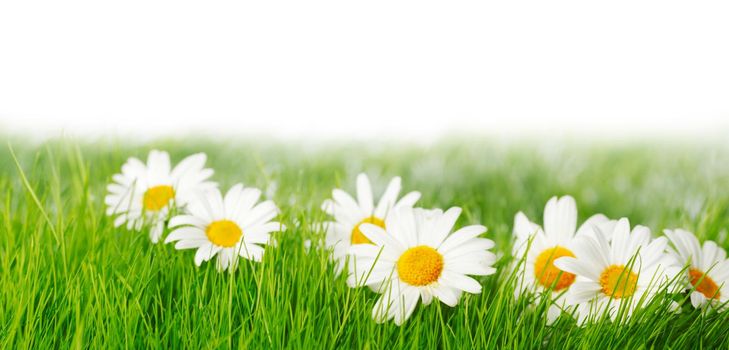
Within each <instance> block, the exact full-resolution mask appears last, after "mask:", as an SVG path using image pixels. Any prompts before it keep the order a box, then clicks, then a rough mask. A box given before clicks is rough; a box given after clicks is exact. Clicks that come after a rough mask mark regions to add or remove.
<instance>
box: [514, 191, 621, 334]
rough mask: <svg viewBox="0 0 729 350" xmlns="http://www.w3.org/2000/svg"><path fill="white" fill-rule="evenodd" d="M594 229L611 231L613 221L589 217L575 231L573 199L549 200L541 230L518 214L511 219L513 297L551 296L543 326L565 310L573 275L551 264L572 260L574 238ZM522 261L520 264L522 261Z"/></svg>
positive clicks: (575, 206)
mask: <svg viewBox="0 0 729 350" xmlns="http://www.w3.org/2000/svg"><path fill="white" fill-rule="evenodd" d="M594 225H600V226H601V227H603V228H605V229H608V230H611V229H612V227H613V225H615V221H614V220H609V219H608V218H607V217H606V216H605V215H602V214H596V215H593V216H591V217H590V218H589V219H587V220H586V221H585V223H583V224H582V225H581V226H580V228H579V229H577V230H576V231H575V229H576V228H577V205H576V204H575V200H574V198H572V197H570V196H564V197H562V198H557V197H552V198H551V199H550V200H549V201H548V202H547V205H546V206H545V207H544V229H542V228H541V227H540V226H539V225H537V224H535V223H533V222H531V221H529V219H528V218H527V217H526V215H524V213H522V212H519V213H517V214H516V217H515V218H514V235H515V236H516V242H515V244H514V248H513V251H512V253H513V256H514V258H515V259H518V262H517V264H518V265H517V267H518V271H517V288H516V290H515V292H516V296H517V297H521V296H523V295H525V294H527V293H534V292H536V293H544V292H549V293H551V298H552V300H553V303H552V304H551V305H550V307H549V309H548V311H547V322H548V323H550V324H551V323H552V322H554V320H556V319H557V317H558V316H559V315H560V313H561V312H562V310H563V309H564V308H565V303H564V296H565V295H566V294H565V293H564V292H565V291H567V290H568V289H569V287H570V286H571V285H572V283H574V282H575V275H574V274H572V273H569V272H564V271H561V270H560V269H558V268H557V267H555V266H554V260H556V259H558V258H560V257H563V256H571V257H574V256H575V255H574V253H573V252H574V249H575V247H574V241H575V237H577V236H580V235H582V234H585V233H586V232H590V231H591V230H592V227H593V226H594ZM522 259H523V260H522Z"/></svg>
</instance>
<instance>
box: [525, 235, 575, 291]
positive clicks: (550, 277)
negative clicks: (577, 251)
mask: <svg viewBox="0 0 729 350" xmlns="http://www.w3.org/2000/svg"><path fill="white" fill-rule="evenodd" d="M563 256H569V257H574V256H575V255H574V254H572V252H571V251H570V250H569V249H567V248H564V247H560V246H556V247H554V248H549V249H545V250H544V251H543V252H541V253H540V254H539V256H537V261H536V262H535V263H534V278H536V280H537V282H538V283H539V284H540V285H541V286H542V287H544V288H554V289H553V290H554V291H560V290H563V289H565V288H567V287H569V286H571V285H572V283H574V282H575V275H574V274H572V273H569V272H566V271H562V270H560V269H558V268H557V267H556V266H554V260H556V259H558V258H561V257H563Z"/></svg>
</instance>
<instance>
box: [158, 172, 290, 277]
mask: <svg viewBox="0 0 729 350" xmlns="http://www.w3.org/2000/svg"><path fill="white" fill-rule="evenodd" d="M260 197H261V191H260V190H258V189H256V188H250V187H249V188H244V187H243V185H241V184H237V185H235V186H233V187H232V188H231V189H230V190H229V191H228V193H226V194H225V197H223V196H222V194H221V193H220V190H218V189H217V188H215V189H213V190H211V191H208V192H207V193H206V194H205V195H203V196H200V197H199V198H198V200H196V201H193V202H191V203H190V205H189V206H188V209H187V210H188V212H189V214H187V215H178V216H175V217H173V218H172V219H170V227H174V228H175V229H174V230H173V231H172V232H170V234H169V235H168V236H167V238H166V239H165V243H170V242H177V243H176V244H175V248H176V249H178V250H180V249H197V252H196V253H195V265H197V266H200V265H201V264H202V262H203V261H208V260H210V259H212V258H214V257H215V256H216V255H217V256H218V259H217V264H216V267H217V268H218V270H220V271H225V270H226V269H229V271H231V272H232V271H233V270H234V269H235V267H236V266H237V264H238V257H239V256H240V257H243V258H246V259H249V260H253V261H261V259H262V258H263V252H264V250H263V247H261V245H262V244H270V242H271V240H272V238H271V232H277V231H283V230H285V227H284V225H283V224H281V223H279V222H276V221H271V220H272V219H273V218H274V217H276V215H278V208H277V207H276V205H275V204H274V203H273V202H272V201H270V200H267V201H264V202H261V203H258V204H256V203H257V202H258V199H259V198H260Z"/></svg>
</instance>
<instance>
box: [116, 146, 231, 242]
mask: <svg viewBox="0 0 729 350" xmlns="http://www.w3.org/2000/svg"><path fill="white" fill-rule="evenodd" d="M205 160H206V156H205V154H204V153H197V154H193V155H191V156H189V157H187V158H185V159H183V160H182V161H181V162H180V163H179V164H178V165H177V166H175V167H174V169H173V168H172V167H171V165H170V155H169V154H168V153H167V152H164V151H157V150H152V151H151V152H149V156H148V158H147V164H144V163H143V162H142V161H141V160H139V159H137V158H134V157H132V158H129V159H128V160H127V162H126V163H124V165H122V169H121V173H120V174H115V175H114V176H113V177H112V179H113V183H111V184H109V186H107V190H108V191H109V194H108V195H107V196H106V198H105V199H104V203H105V204H106V206H107V210H106V214H107V215H109V216H116V218H115V219H114V227H119V226H121V225H123V224H124V223H126V224H127V229H130V230H131V229H134V230H137V231H141V230H142V228H143V227H145V225H150V226H151V227H150V231H149V237H150V239H151V240H152V242H154V243H157V242H158V241H159V239H160V237H161V236H162V233H163V231H164V225H165V221H166V220H167V219H168V216H169V215H170V211H171V210H172V209H179V208H183V207H184V206H185V205H187V203H188V202H189V201H190V199H191V198H193V196H194V195H195V193H197V192H200V191H206V190H209V189H211V188H215V187H217V184H216V183H214V182H210V181H206V180H207V179H208V178H209V177H210V176H212V175H213V170H212V169H208V168H205Z"/></svg>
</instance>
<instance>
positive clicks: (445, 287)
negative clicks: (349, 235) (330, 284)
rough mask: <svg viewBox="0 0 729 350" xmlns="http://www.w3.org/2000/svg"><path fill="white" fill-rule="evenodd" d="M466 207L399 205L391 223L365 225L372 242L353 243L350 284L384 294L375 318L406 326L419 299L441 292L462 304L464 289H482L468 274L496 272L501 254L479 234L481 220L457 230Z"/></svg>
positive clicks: (426, 301) (449, 301)
mask: <svg viewBox="0 0 729 350" xmlns="http://www.w3.org/2000/svg"><path fill="white" fill-rule="evenodd" d="M460 213H461V209H460V208H451V209H449V210H448V211H446V212H445V213H443V212H442V211H441V210H434V211H425V210H423V209H413V208H410V207H403V208H399V209H398V210H396V211H394V212H393V213H391V214H390V215H389V216H388V217H387V218H386V219H385V227H386V229H385V228H382V227H380V226H378V225H373V224H368V223H365V224H362V226H361V228H360V229H361V230H362V233H363V234H364V235H365V236H366V237H367V238H368V239H369V240H370V241H372V242H374V245H372V244H358V245H355V246H352V247H351V249H350V250H351V255H352V262H353V265H354V268H353V273H352V274H350V276H349V278H348V283H349V284H350V285H357V286H362V285H367V286H370V287H373V288H374V289H376V291H377V292H378V293H380V294H382V296H381V297H380V298H379V299H378V300H377V302H376V303H375V307H374V309H373V311H372V317H373V318H374V319H375V321H377V322H378V323H379V322H385V321H387V320H389V319H393V318H394V319H395V323H396V324H398V325H401V324H402V323H403V322H404V321H405V320H407V319H408V318H409V317H410V315H411V314H412V313H413V310H415V306H416V305H417V303H418V300H420V299H422V301H423V304H424V305H428V304H430V302H431V301H432V300H433V298H434V297H435V298H436V299H438V300H440V301H442V302H443V303H445V304H447V305H449V306H455V305H456V304H458V299H459V298H460V296H461V292H464V291H465V292H469V293H481V284H480V283H479V282H478V281H476V280H475V279H473V278H471V277H468V276H467V275H478V276H483V275H490V274H493V273H494V272H496V269H495V268H493V267H492V265H493V264H494V262H495V261H496V256H495V255H494V254H493V253H492V252H490V251H489V250H488V249H491V248H492V247H493V246H494V242H493V241H491V240H490V239H486V238H478V236H479V235H481V234H482V233H484V232H486V227H484V226H481V225H474V226H466V227H463V228H461V229H459V230H457V231H456V232H453V233H451V230H452V228H453V225H454V224H455V222H456V220H457V219H458V216H459V215H460Z"/></svg>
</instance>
